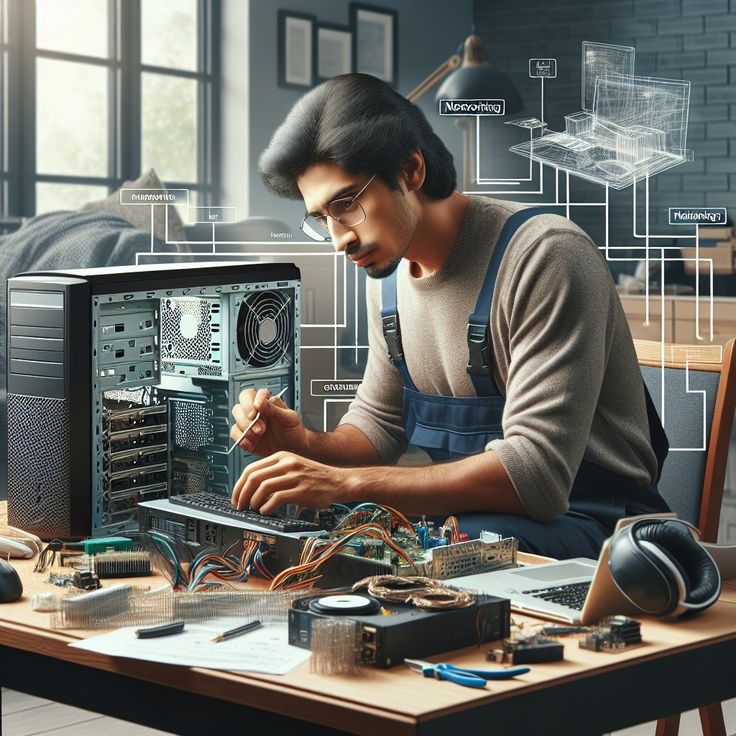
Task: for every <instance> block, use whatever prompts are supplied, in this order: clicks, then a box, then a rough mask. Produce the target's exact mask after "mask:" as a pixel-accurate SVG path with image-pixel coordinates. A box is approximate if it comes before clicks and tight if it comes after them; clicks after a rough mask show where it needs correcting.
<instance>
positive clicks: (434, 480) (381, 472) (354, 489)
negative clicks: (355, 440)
mask: <svg viewBox="0 0 736 736" xmlns="http://www.w3.org/2000/svg"><path fill="white" fill-rule="evenodd" d="M387 471H388V472H387ZM349 493H350V498H349V499H346V500H348V501H373V502H374V503H380V504H385V505H387V506H393V507H395V508H397V509H399V510H401V511H404V512H405V513H409V514H431V515H443V514H455V513H461V512H473V511H489V512H497V513H507V514H518V515H520V516H528V514H527V512H526V509H525V508H524V506H523V504H522V503H521V501H520V499H519V496H518V494H517V493H516V490H515V489H514V486H513V483H512V482H511V478H509V475H508V473H507V472H506V469H505V468H504V466H503V464H502V463H501V461H500V460H499V459H498V457H497V456H496V454H495V453H493V452H482V453H480V454H478V455H473V456H471V457H467V458H464V459H462V460H456V461H454V462H449V463H440V464H435V465H427V466H423V467H391V468H390V470H389V469H388V468H386V467H370V468H355V470H354V472H353V474H352V476H351V479H350V491H349Z"/></svg>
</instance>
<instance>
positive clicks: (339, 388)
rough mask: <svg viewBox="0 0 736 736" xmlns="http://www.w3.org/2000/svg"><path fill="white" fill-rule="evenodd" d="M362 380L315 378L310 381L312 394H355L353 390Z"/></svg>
mask: <svg viewBox="0 0 736 736" xmlns="http://www.w3.org/2000/svg"><path fill="white" fill-rule="evenodd" d="M361 383H363V381H360V380H353V379H352V378H351V379H344V380H332V379H330V378H326V379H322V378H316V379H314V380H312V381H311V392H312V396H355V392H356V391H357V390H358V387H359V386H360V384H361Z"/></svg>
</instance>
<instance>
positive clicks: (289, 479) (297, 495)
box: [232, 451, 360, 514]
mask: <svg viewBox="0 0 736 736" xmlns="http://www.w3.org/2000/svg"><path fill="white" fill-rule="evenodd" d="M359 472H360V471H359V469H357V468H336V467H333V466H331V465H324V464H323V463H318V462H317V461H316V460H309V459H307V458H304V457H300V456H299V455H295V454H294V453H291V452H283V451H281V452H275V453H274V454H272V455H269V456H268V457H265V458H263V459H262V460H256V461H255V462H254V463H251V464H250V465H248V467H247V468H246V469H245V470H244V471H243V474H242V475H241V476H240V479H239V480H238V482H237V483H236V484H235V488H234V489H233V495H232V504H233V506H235V507H236V508H238V509H246V508H252V509H254V510H255V511H258V512H259V513H261V514H271V513H273V512H274V511H275V510H276V509H277V508H278V507H279V506H283V505H284V504H286V503H296V504H299V506H305V507H307V508H312V509H323V508H327V507H328V506H329V505H330V504H331V503H333V502H338V501H347V500H350V495H351V492H350V491H351V487H352V486H353V484H354V480H355V474H356V473H359Z"/></svg>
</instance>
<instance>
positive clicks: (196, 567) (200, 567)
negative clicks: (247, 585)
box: [187, 540, 260, 593]
mask: <svg viewBox="0 0 736 736" xmlns="http://www.w3.org/2000/svg"><path fill="white" fill-rule="evenodd" d="M236 544H238V543H237V542H236V543H235V544H232V545H231V546H230V547H229V548H228V549H227V550H225V552H224V554H222V555H219V554H217V553H215V552H214V550H213V549H208V550H205V551H203V552H200V553H199V554H198V555H197V556H196V557H195V558H194V559H193V560H192V563H191V565H190V566H189V584H188V586H187V590H188V591H189V592H190V593H191V592H195V591H197V590H198V589H199V587H200V586H203V585H204V586H210V585H213V584H214V581H205V578H206V577H208V576H211V577H213V578H216V579H217V580H225V581H235V582H245V581H246V580H247V579H248V576H249V574H250V565H251V560H252V558H253V557H254V555H255V554H256V552H257V551H258V548H259V547H260V543H259V542H256V541H249V540H245V541H243V549H242V552H241V554H240V556H239V557H238V556H237V555H229V554H228V553H229V552H230V550H231V549H232V548H233V547H235V546H236Z"/></svg>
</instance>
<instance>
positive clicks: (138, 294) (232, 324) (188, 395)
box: [7, 263, 300, 539]
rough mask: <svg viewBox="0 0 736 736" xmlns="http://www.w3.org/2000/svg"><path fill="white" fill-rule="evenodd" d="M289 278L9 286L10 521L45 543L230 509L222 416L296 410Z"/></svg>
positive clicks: (294, 307)
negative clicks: (169, 511) (224, 498)
mask: <svg viewBox="0 0 736 736" xmlns="http://www.w3.org/2000/svg"><path fill="white" fill-rule="evenodd" d="M299 298H300V273H299V270H298V269H297V267H296V266H294V265H293V264H288V263H228V264H201V263H199V264H175V265H172V264H166V265H162V266H150V265H148V266H145V267H135V266H131V267H122V268H103V269H86V270H69V271H48V272H35V273H24V274H20V275H18V276H16V277H14V278H11V279H9V280H8V302H7V303H8V343H7V344H8V362H7V364H8V367H7V387H8V409H7V441H8V486H7V488H8V520H9V522H10V523H11V524H12V525H14V526H18V527H21V528H23V529H26V530H28V531H31V532H35V533H36V534H38V535H39V536H40V537H42V538H44V539H50V538H54V537H58V538H62V539H73V538H79V537H82V536H89V535H97V536H99V535H107V534H114V533H119V532H124V531H129V530H132V529H135V528H136V525H137V504H138V501H140V500H153V499H157V498H168V497H169V496H171V495H176V494H179V493H188V492H194V491H210V492H216V493H221V494H224V495H229V494H230V490H231V489H232V486H233V483H234V482H235V480H236V479H237V478H238V477H239V475H240V473H241V472H242V470H243V468H244V467H245V465H246V464H247V463H249V462H251V461H253V460H254V459H255V458H254V456H252V455H248V454H247V453H244V452H242V451H237V452H234V453H231V454H228V452H227V450H228V449H229V446H230V439H229V431H230V426H231V424H232V423H233V420H232V417H231V414H230V410H231V407H232V406H233V404H235V403H237V400H238V396H239V394H240V392H241V391H243V390H244V389H247V388H251V387H252V388H259V387H265V388H268V389H270V391H271V392H272V393H273V394H276V393H277V392H278V391H280V390H281V389H282V388H285V387H286V388H287V391H286V394H285V395H284V400H285V401H286V402H287V403H288V404H289V406H291V407H292V408H294V409H296V410H297V411H299V402H300V391H299V309H300V307H299Z"/></svg>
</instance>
